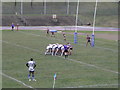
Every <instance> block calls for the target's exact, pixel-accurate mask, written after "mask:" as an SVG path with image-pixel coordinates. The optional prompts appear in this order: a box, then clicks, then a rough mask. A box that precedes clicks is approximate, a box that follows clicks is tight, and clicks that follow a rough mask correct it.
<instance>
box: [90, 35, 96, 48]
mask: <svg viewBox="0 0 120 90" xmlns="http://www.w3.org/2000/svg"><path fill="white" fill-rule="evenodd" d="M94 45H95V35H94V34H92V38H91V46H92V47H94Z"/></svg>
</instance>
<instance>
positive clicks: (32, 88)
mask: <svg viewBox="0 0 120 90" xmlns="http://www.w3.org/2000/svg"><path fill="white" fill-rule="evenodd" d="M0 74H1V75H3V76H4V77H7V78H9V79H12V80H14V81H16V82H18V83H20V84H22V85H24V86H26V87H28V88H32V89H34V90H36V89H35V88H33V87H32V86H30V85H27V84H25V83H24V82H22V81H20V80H17V79H15V78H13V77H11V76H8V75H6V74H4V73H1V72H0Z"/></svg>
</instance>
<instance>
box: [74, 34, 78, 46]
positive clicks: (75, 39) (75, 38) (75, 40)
mask: <svg viewBox="0 0 120 90" xmlns="http://www.w3.org/2000/svg"><path fill="white" fill-rule="evenodd" d="M74 43H75V44H77V43H78V41H77V32H74Z"/></svg>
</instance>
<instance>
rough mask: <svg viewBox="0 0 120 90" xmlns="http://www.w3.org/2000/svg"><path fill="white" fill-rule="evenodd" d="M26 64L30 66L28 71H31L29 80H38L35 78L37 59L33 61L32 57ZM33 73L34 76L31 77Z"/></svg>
mask: <svg viewBox="0 0 120 90" xmlns="http://www.w3.org/2000/svg"><path fill="white" fill-rule="evenodd" d="M26 66H27V67H28V71H29V74H28V79H29V81H31V80H33V81H36V80H35V78H34V71H35V67H36V64H35V61H33V58H30V61H28V62H27V63H26ZM31 75H32V78H31Z"/></svg>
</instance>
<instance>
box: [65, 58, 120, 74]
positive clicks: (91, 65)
mask: <svg viewBox="0 0 120 90" xmlns="http://www.w3.org/2000/svg"><path fill="white" fill-rule="evenodd" d="M67 60H69V61H74V62H77V63H81V64H83V65H86V66H90V67H94V68H98V69H101V70H104V71H108V72H112V73H116V74H120V73H118V72H116V71H113V70H109V69H105V68H101V67H98V66H96V65H93V64H87V63H84V62H81V61H76V60H74V59H69V58H67Z"/></svg>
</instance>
